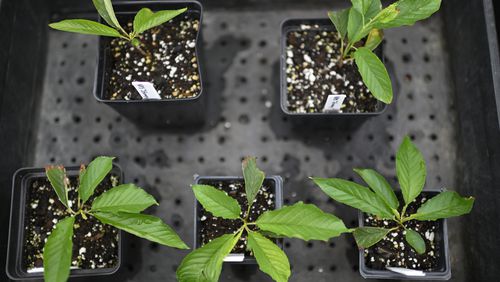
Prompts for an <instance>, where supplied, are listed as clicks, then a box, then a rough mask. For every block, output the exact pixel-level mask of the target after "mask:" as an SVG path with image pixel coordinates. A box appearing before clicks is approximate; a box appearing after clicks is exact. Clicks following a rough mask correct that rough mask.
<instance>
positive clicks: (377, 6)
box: [365, 0, 382, 23]
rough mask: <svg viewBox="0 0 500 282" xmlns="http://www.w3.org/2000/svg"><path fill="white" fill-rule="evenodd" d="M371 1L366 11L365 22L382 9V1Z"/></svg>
mask: <svg viewBox="0 0 500 282" xmlns="http://www.w3.org/2000/svg"><path fill="white" fill-rule="evenodd" d="M369 2H370V5H369V6H368V10H367V11H366V12H365V23H366V22H368V21H370V20H371V19H373V18H374V17H375V16H376V15H377V14H378V13H379V12H380V11H381V10H382V3H380V0H370V1H369Z"/></svg>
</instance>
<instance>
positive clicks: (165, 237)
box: [93, 212, 189, 249]
mask: <svg viewBox="0 0 500 282" xmlns="http://www.w3.org/2000/svg"><path fill="white" fill-rule="evenodd" d="M93 215H94V216H95V217H96V218H97V219H99V220H100V221H101V222H102V223H105V224H109V225H112V226H114V227H116V228H119V229H122V230H124V231H127V232H128V233H131V234H134V235H136V236H138V237H141V238H144V239H146V240H149V241H152V242H156V243H158V244H162V245H165V246H170V247H174V248H178V249H189V247H188V246H187V245H186V244H185V243H184V242H183V241H182V240H181V238H179V235H177V233H175V231H174V230H173V229H172V228H171V227H170V226H168V225H167V224H165V223H164V222H163V221H162V220H161V219H160V218H157V217H155V216H152V215H147V214H137V213H126V212H116V213H109V212H95V213H93Z"/></svg>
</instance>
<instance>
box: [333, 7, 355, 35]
mask: <svg viewBox="0 0 500 282" xmlns="http://www.w3.org/2000/svg"><path fill="white" fill-rule="evenodd" d="M349 10H350V9H344V10H340V11H331V12H328V17H329V18H330V20H331V21H332V23H333V25H334V26H335V28H336V29H337V31H338V33H339V34H340V37H341V38H342V39H344V38H345V37H346V35H347V21H348V20H349Z"/></svg>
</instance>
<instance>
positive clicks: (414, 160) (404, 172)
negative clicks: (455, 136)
mask: <svg viewBox="0 0 500 282" xmlns="http://www.w3.org/2000/svg"><path fill="white" fill-rule="evenodd" d="M354 171H355V172H356V173H357V174H359V176H361V178H362V179H363V180H364V181H365V182H366V184H368V186H369V188H368V187H365V186H362V185H359V184H356V183H354V182H352V181H347V180H343V179H338V178H331V179H328V178H312V179H313V181H314V182H315V183H316V184H317V185H318V186H319V187H320V188H321V189H322V190H323V191H324V192H325V193H326V194H327V195H328V196H330V197H331V198H332V199H334V200H336V201H338V202H341V203H343V204H346V205H349V206H351V207H353V208H356V209H359V210H360V211H362V212H365V213H367V214H370V215H374V216H375V217H376V218H378V219H384V220H392V221H394V222H395V223H397V226H396V227H394V228H391V229H389V228H380V227H358V228H355V229H354V230H353V235H354V238H355V240H356V243H357V244H358V246H359V247H362V248H369V247H371V246H373V245H375V244H376V243H378V242H379V241H380V240H382V239H383V238H384V237H386V236H387V234H388V233H389V232H391V231H393V230H398V229H400V230H404V231H405V232H404V233H405V234H406V235H405V240H406V241H407V242H408V244H409V245H410V246H411V247H412V248H413V249H414V250H415V251H416V252H417V253H418V254H423V253H425V252H426V247H425V241H424V240H423V238H422V236H421V235H420V234H419V233H418V232H416V231H415V230H412V229H410V228H408V227H407V224H408V222H409V221H412V220H418V221H435V220H438V219H443V218H449V217H454V216H460V215H464V214H467V213H469V212H470V211H471V209H472V206H473V204H474V198H472V197H461V196H460V195H459V194H458V193H456V192H454V191H444V192H441V193H439V194H438V195H437V196H434V197H432V198H431V199H429V200H427V201H426V202H425V203H423V204H422V205H421V206H420V207H419V208H418V210H417V212H416V213H413V214H407V212H406V209H407V208H408V205H409V204H410V203H412V202H413V201H414V200H415V199H416V198H417V197H418V196H419V195H420V193H421V192H422V190H423V188H424V185H425V179H426V175H427V172H426V166H425V161H424V158H423V156H422V153H421V152H420V151H419V150H418V149H417V147H415V145H414V144H413V143H412V142H411V141H410V138H408V137H405V138H404V139H403V142H402V143H401V145H400V147H399V150H398V152H397V155H396V174H397V177H398V181H399V185H400V188H401V193H402V196H403V200H404V205H403V207H402V208H401V209H400V206H401V205H400V202H399V200H398V198H397V197H396V194H395V193H394V190H393V189H392V188H391V186H390V185H389V183H388V182H387V180H386V179H385V178H384V177H383V176H382V175H380V174H379V173H377V172H376V171H374V170H372V169H354Z"/></svg>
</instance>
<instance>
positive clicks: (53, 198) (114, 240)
mask: <svg viewBox="0 0 500 282" xmlns="http://www.w3.org/2000/svg"><path fill="white" fill-rule="evenodd" d="M69 180H70V186H69V191H68V198H69V200H70V202H71V203H70V205H73V206H74V205H75V204H76V201H77V199H78V193H77V191H76V187H77V185H78V177H76V176H74V177H69ZM118 184H119V179H118V177H117V176H115V175H110V176H109V177H108V178H106V179H105V180H104V181H103V182H102V183H101V184H99V186H98V187H97V188H96V190H95V194H94V195H93V196H92V197H90V199H89V200H88V201H87V203H86V204H85V205H86V206H88V208H90V205H91V204H92V201H93V200H94V198H95V197H96V196H98V195H100V194H102V193H103V192H105V191H106V190H108V189H110V188H111V187H115V186H116V185H118ZM26 201H27V203H28V205H27V206H26V207H25V215H26V216H25V223H24V226H25V227H24V232H25V233H24V234H25V235H24V249H23V265H24V266H25V268H26V269H27V270H28V271H30V270H32V271H36V268H41V267H43V247H44V245H45V241H46V239H47V237H48V236H49V235H50V233H51V231H52V230H53V229H54V226H55V225H56V223H57V222H58V221H59V220H61V219H63V218H65V217H67V216H69V215H70V214H69V213H68V212H67V210H66V208H65V207H64V205H63V204H62V203H61V202H60V201H59V199H58V198H57V195H56V193H55V192H54V189H53V188H52V186H51V185H50V182H49V181H48V179H47V178H35V179H33V180H32V181H31V182H30V184H29V189H28V191H27V199H26ZM73 230H74V234H73V259H72V263H71V265H72V267H78V268H81V269H95V268H112V267H114V266H116V264H117V262H118V230H117V229H116V228H114V227H112V226H109V225H104V224H102V223H101V222H99V221H98V220H97V219H96V218H94V217H92V216H89V217H88V219H87V220H84V219H83V218H82V217H81V216H77V217H76V221H75V225H74V229H73Z"/></svg>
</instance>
